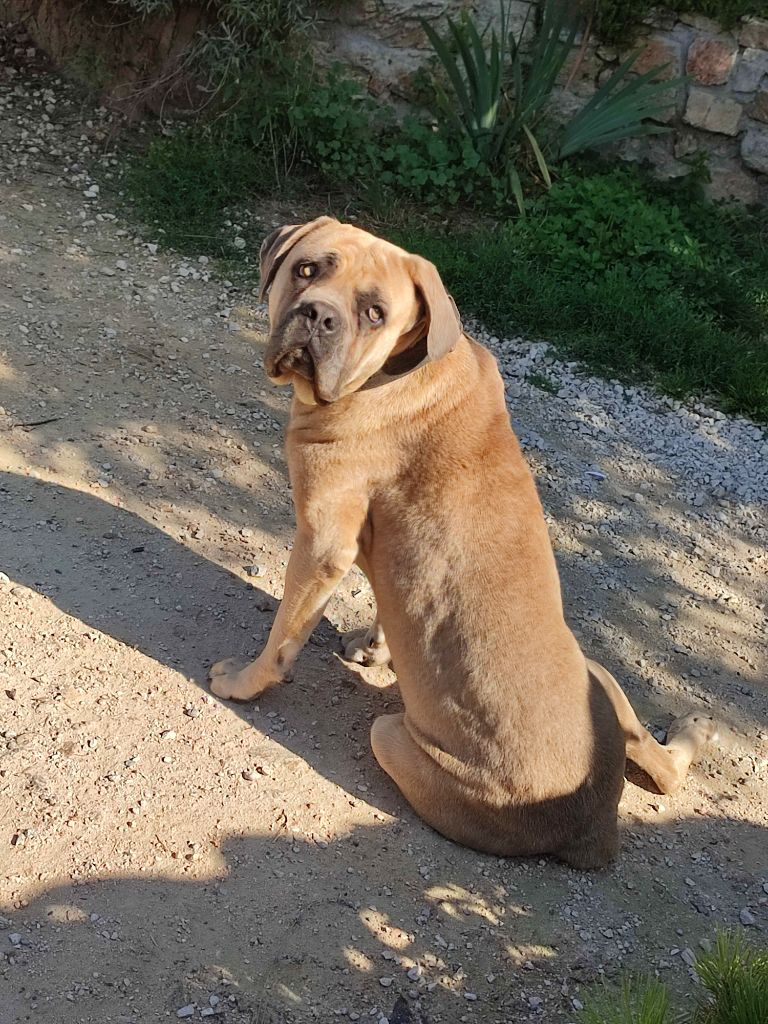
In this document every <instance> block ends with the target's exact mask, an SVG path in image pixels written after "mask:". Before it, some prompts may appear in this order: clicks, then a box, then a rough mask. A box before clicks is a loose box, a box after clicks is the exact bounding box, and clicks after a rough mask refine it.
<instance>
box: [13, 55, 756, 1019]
mask: <svg viewBox="0 0 768 1024" xmlns="http://www.w3.org/2000/svg"><path fill="white" fill-rule="evenodd" d="M45 89H50V90H51V93H50V94H48V95H46V93H45V91H44V90H45ZM51 96H54V99H55V102H52V101H51ZM2 99H3V103H2V104H1V105H0V111H1V112H0V157H1V158H2V163H1V164H0V406H1V407H2V408H0V571H2V573H3V575H2V576H0V580H2V582H0V914H2V916H0V1022H2V1024H12V1022H16V1021H39V1022H50V1024H54V1022H55V1024H76V1022H78V1024H79V1022H88V1024H105V1022H112V1021H115V1022H122V1024H130V1022H135V1024H144V1022H151V1021H162V1020H166V1019H174V1020H175V1019H177V1017H178V1018H182V1019H186V1018H188V1019H193V1020H198V1019H201V1018H204V1017H207V1016H211V1017H217V1016H219V1015H221V1016H222V1017H223V1018H224V1019H225V1020H227V1021H230V1022H233V1024H234V1022H238V1024H239V1022H243V1024H244V1022H267V1021H273V1020H274V1021H281V1022H283V1021H294V1020H296V1021H304V1020H311V1019H316V1020H320V1021H331V1020H334V1019H337V1018H341V1019H345V1018H346V1019H350V1020H357V1019H360V1020H366V1021H367V1020H371V1021H375V1022H380V1021H382V1020H385V1021H389V1024H407V1022H412V1024H426V1022H429V1024H439V1022H450V1024H454V1022H461V1021H469V1022H472V1021H477V1022H480V1021H482V1022H484V1024H493V1022H499V1024H512V1022H520V1021H528V1020H531V1021H547V1022H549V1021H552V1022H566V1021H572V1020H575V1019H576V1017H577V1011H578V1009H579V1005H580V1003H581V1002H583V1001H585V1000H586V999H588V998H589V983H590V982H591V981H593V980H595V979H598V978H600V977H601V976H602V975H605V976H607V977H611V976H613V975H615V974H616V972H617V971H618V970H620V969H625V968H631V969H633V970H650V971H656V972H658V973H659V974H660V975H661V976H662V977H663V978H665V979H668V980H669V981H670V982H671V983H672V984H673V985H674V986H675V987H678V988H679V987H680V986H681V985H683V986H684V985H685V984H687V983H688V981H689V978H688V975H689V973H690V966H689V963H690V960H691V958H692V952H693V953H695V952H697V951H698V950H699V948H700V947H699V944H700V942H702V941H703V942H704V943H706V941H707V939H708V938H711V937H712V935H713V934H714V931H715V929H716V928H717V927H718V926H721V925H728V926H734V927H736V928H742V927H743V926H744V924H743V922H744V921H746V922H747V924H748V929H747V930H748V932H749V933H750V934H752V935H755V934H756V933H757V932H758V931H762V930H763V929H764V928H765V927H766V924H768V912H767V909H766V903H767V900H768V897H766V892H768V873H767V872H766V868H767V867H768V865H767V864H766V861H767V860H768V858H766V850H767V848H768V846H767V844H766V806H767V804H768V795H767V794H766V789H765V766H766V751H767V749H768V744H767V740H768V737H767V735H766V711H767V709H768V701H767V700H766V688H765V683H766V663H767V659H766V631H765V604H764V602H765V590H764V587H765V565H766V563H765V539H766V526H765V524H766V519H765V508H764V507H763V508H761V507H759V506H758V505H749V504H747V503H744V502H741V503H739V502H738V501H735V500H720V501H718V502H715V501H714V499H713V501H712V503H711V504H708V505H707V507H706V508H705V509H703V510H702V509H696V510H694V509H692V508H691V507H689V505H688V504H687V503H686V502H685V501H684V500H683V499H681V498H680V494H681V493H682V492H683V491H684V490H685V481H682V480H680V479H677V478H675V476H674V475H673V474H671V473H668V472H665V471H663V470H662V469H660V468H659V466H658V464H657V463H653V464H651V462H650V461H648V460H647V459H646V457H645V455H644V453H643V452H642V451H640V450H635V451H631V452H628V451H627V450H626V448H625V449H623V450H622V451H621V452H616V451H612V449H611V438H610V437H608V438H607V440H606V439H604V442H601V443H604V454H603V455H602V456H601V465H602V467H603V469H604V470H605V472H606V473H607V477H608V479H607V480H606V481H605V482H604V483H602V484H601V490H600V496H599V501H598V500H597V499H595V498H594V488H593V490H592V491H590V490H589V488H590V487H592V484H587V483H585V482H584V478H583V475H582V474H581V473H580V472H577V471H576V470H574V471H573V472H569V471H568V470H567V469H564V468H563V467H564V466H566V467H567V466H574V467H575V466H580V467H583V466H584V465H588V464H593V463H594V461H595V449H594V447H590V446H591V445H593V442H592V440H591V439H590V438H589V437H585V436H582V435H580V434H578V433H568V434H567V435H565V434H563V433H558V432H555V431H553V430H552V429H551V425H550V421H549V420H548V419H547V417H546V415H545V414H544V412H543V408H544V405H545V403H555V402H557V399H556V398H552V397H551V396H549V395H546V394H545V393H543V392H541V391H540V390H537V389H536V388H534V387H531V386H528V385H525V386H523V387H522V388H519V389H518V391H519V392H520V395H519V398H518V399H517V400H516V402H515V408H514V410H513V412H514V419H515V423H516V425H518V427H519V428H520V429H521V430H525V429H530V430H532V431H536V432H537V433H538V434H539V435H541V436H545V437H547V438H548V441H549V442H550V445H551V446H552V448H553V449H554V450H557V451H562V452H565V453H567V455H568V459H570V460H571V461H566V462H562V461H560V462H558V463H548V461H547V459H546V457H545V456H544V455H541V454H539V455H537V454H536V453H533V454H532V463H533V466H534V470H535V471H536V473H537V477H538V479H539V482H540V486H541V491H542V497H543V500H544V503H545V506H546V508H547V512H548V514H549V515H550V517H551V522H552V534H553V540H554V542H555V544H556V548H557V553H558V559H559V563H560V567H561V572H562V577H563V586H564V592H565V600H566V606H567V608H568V609H569V612H568V614H569V618H570V620H571V621H572V623H573V625H574V628H575V629H576V630H577V632H578V634H579V635H580V636H581V637H582V639H583V643H584V645H585V648H586V649H587V650H589V651H590V652H591V653H593V654H594V655H595V656H596V657H598V658H599V659H600V660H602V661H603V662H604V663H605V664H607V665H608V667H609V668H610V669H611V670H612V671H613V672H614V673H615V674H616V675H617V677H618V678H619V679H620V680H621V681H622V683H623V684H624V685H625V686H626V688H627V691H628V692H629V694H630V695H631V697H632V699H633V701H634V703H635V705H636V707H637V708H638V710H639V712H640V714H641V716H643V718H644V720H646V721H648V722H651V723H653V724H654V725H656V726H662V727H663V726H665V725H666V724H667V723H668V722H669V721H670V720H671V718H672V717H673V716H674V715H675V714H677V713H680V712H682V711H686V710H689V709H691V708H703V709H706V710H707V711H708V712H710V713H714V714H716V715H718V716H719V717H720V718H721V719H722V720H723V721H724V722H725V723H726V728H725V729H724V737H723V740H722V743H721V745H720V746H719V747H718V748H717V749H713V750H712V751H711V752H709V753H708V756H706V757H705V758H704V759H703V760H702V761H701V762H700V763H699V764H698V765H697V766H696V768H695V769H694V771H693V772H692V775H691V777H690V780H689V783H688V784H687V786H686V788H685V790H684V791H683V792H682V793H681V794H679V795H678V796H675V797H674V798H659V797H654V796H652V795H651V794H649V793H647V792H645V791H643V790H640V789H637V788H634V787H633V786H631V785H628V786H627V788H626V792H625V797H624V800H623V803H622V824H623V849H622V853H621V856H620V858H619V860H618V861H617V862H616V864H615V865H614V866H613V867H612V868H611V870H610V871H608V872H606V873H604V874H596V875H588V874H581V873H578V872H575V871H572V870H570V869H567V868H566V867H564V866H562V865H560V864H557V863H555V862H551V861H546V860H541V861H538V862H537V861H502V860H497V859H495V858H492V857H485V856H480V855H478V854H475V853H472V852H470V851H467V850H464V849H461V848H459V847H457V846H454V845H452V844H451V843H449V842H447V841H445V840H444V839H442V838H440V837H439V836H437V835H435V834H434V833H433V832H431V831H430V830H429V829H428V828H427V827H426V826H425V825H423V824H422V823H421V822H420V821H419V820H418V819H417V818H416V817H415V815H414V814H412V813H411V812H410V810H409V809H408V808H407V807H406V806H405V805H404V802H403V800H402V799H401V798H400V796H399V794H398V793H397V792H396V791H395V790H394V788H393V787H392V785H391V784H390V782H389V781H388V779H387V778H386V777H385V776H384V774H383V773H382V772H381V771H380V770H379V768H378V767H377V765H376V763H375V761H374V759H373V756H372V754H371V752H370V749H369V745H368V730H369V726H370V723H371V721H372V719H373V718H374V717H375V716H376V715H378V714H380V713H382V712H384V711H387V710H392V709H395V710H396V709H398V707H399V698H398V693H397V687H396V684H395V680H394V677H393V676H392V674H391V673H390V672H389V671H388V670H385V669H376V670H360V671H357V670H354V669H353V668H351V667H349V666H347V665H345V664H344V663H343V662H341V661H340V660H339V657H338V652H339V650H340V643H339V636H338V634H339V632H343V631H345V630H347V629H350V628H354V627H356V626H362V625H365V624H366V623H367V620H368V617H369V614H370V610H371V606H372V601H371V595H370V592H369V590H368V587H367V585H366V583H365V581H364V580H363V578H362V577H361V576H359V575H357V574H353V575H351V576H350V577H349V578H348V579H347V580H346V581H345V582H344V584H343V585H342V587H341V588H340V590H339V593H338V594H337V596H336V597H334V599H333V600H332V602H331V604H330V606H329V608H328V614H327V619H326V620H325V621H324V622H323V624H322V626H321V627H320V628H319V629H318V631H317V634H316V635H315V636H314V637H313V638H312V641H311V642H310V644H309V645H308V647H307V650H306V652H305V653H304V654H303V655H302V657H301V660H300V663H299V665H298V669H297V672H296V679H295V682H293V683H291V684H287V685H284V686H283V687H282V688H279V689H277V690H275V691H272V692H271V693H270V694H268V695H267V696H266V697H265V698H264V699H263V700H262V701H261V702H260V703H259V704H258V705H256V706H249V707H234V706H231V705H228V704H222V703H220V702H218V701H216V700H213V699H212V698H211V697H210V696H209V695H208V693H207V688H206V684H205V678H206V672H207V668H208V666H209V664H210V663H211V662H212V661H214V660H216V659H218V658H220V657H223V656H227V655H230V654H235V653H243V654H245V653H255V652H257V651H258V650H259V648H260V646H261V644H262V642H263V640H264V637H265V635H266V632H267V630H268V628H269V624H270V622H271V619H272V616H273V612H274V607H275V598H277V597H279V594H280V592H281V586H282V583H281V580H282V573H283V570H284V566H285V563H286V559H287V555H288V552H289V549H290V544H291V537H292V509H291V500H290V489H289V485H288V481H287V479H286V471H285V464H284V461H283V456H282V450H281V437H282V431H283V426H284V423H285V418H286V409H287V395H285V394H282V393H280V392H279V391H277V390H276V389H274V388H272V387H271V386H270V385H269V384H268V382H267V381H266V380H265V378H264V376H263V373H262V370H261V365H260V351H261V345H262V343H263V340H264V331H265V329H266V324H265V320H264V316H263V312H262V311H261V310H260V308H259V307H257V306H256V305H255V298H254V297H253V295H251V294H248V293H242V292H238V291H237V290H236V289H234V288H230V287H227V286H226V285H225V284H224V283H223V282H222V281H221V280H217V279H216V278H215V276H214V275H213V273H210V274H209V267H208V266H207V265H205V264H204V263H199V262H197V261H189V260H184V259H182V258H180V257H178V256H176V255H174V254H173V253H168V254H163V252H162V250H161V251H159V252H155V251H152V248H150V247H148V246H147V245H146V244H145V243H144V242H143V241H141V240H139V239H138V238H136V237H135V229H132V228H131V227H130V226H129V225H126V224H124V223H122V222H121V221H120V220H119V219H117V218H116V217H115V209H116V207H115V205H114V204H113V203H112V201H111V198H110V193H109V189H108V186H107V187H105V186H104V185H102V191H101V195H100V196H95V195H91V196H90V197H89V196H86V195H85V194H84V193H86V192H88V191H89V185H88V182H87V180H86V179H85V178H84V177H83V172H82V168H81V167H80V165H79V164H78V154H79V153H90V154H91V155H93V154H94V153H104V152H105V146H106V144H105V142H104V139H105V133H106V125H107V123H108V118H107V117H106V115H105V114H104V113H103V112H101V113H99V112H96V111H94V110H93V109H92V108H91V107H89V106H88V105H87V103H86V102H85V101H80V100H77V99H76V97H75V96H74V94H72V93H71V92H70V91H69V90H68V89H65V88H64V87H63V86H62V85H61V83H59V82H57V80H55V79H52V78H50V77H49V76H47V74H46V73H44V72H36V71H35V70H34V68H32V69H27V70H25V71H23V72H22V73H21V74H20V75H18V74H17V75H16V76H15V77H14V78H11V79H6V82H5V85H4V87H3V94H2ZM48 107H51V108H52V110H51V112H50V113H49V114H48V115H46V110H47V108H48ZM44 115H46V116H48V117H49V120H50V121H51V122H55V124H54V125H52V126H51V127H50V128H49V129H45V130H46V132H47V135H46V138H48V139H49V144H48V145H47V146H41V145H40V143H39V142H36V141H35V139H36V138H37V135H36V134H35V130H33V126H39V125H41V124H42V125H43V126H44V125H45V123H46V122H45V116H44ZM30 131H31V132H32V136H30V134H29V133H30ZM33 142H34V145H33ZM104 164H105V165H106V166H107V167H108V166H109V159H108V158H105V159H104ZM107 180H108V179H107ZM207 278H208V279H207ZM724 457H732V458H734V459H737V458H738V453H737V452H734V453H731V454H730V455H726V456H724ZM622 460H623V461H622ZM628 460H629V463H630V470H631V473H632V476H633V480H632V483H631V487H630V485H629V483H628V482H627V481H626V479H625V474H626V472H627V468H626V467H627V462H628ZM643 481H645V484H646V486H645V498H644V500H643V501H642V502H640V501H637V502H633V501H630V500H629V499H628V497H627V488H628V487H629V489H630V490H632V491H635V490H637V487H638V486H639V484H638V482H643ZM608 519H611V520H612V521H616V522H618V523H619V526H618V527H617V529H616V530H609V531H608V532H601V531H599V530H598V529H597V528H596V523H597V522H598V521H602V520H608ZM694 533H695V539H692V537H693V534H694ZM713 559H716V561H717V564H718V565H719V566H722V567H723V571H722V573H720V572H719V571H718V574H717V575H716V576H713V575H711V574H710V573H708V571H707V566H709V565H710V564H711V563H712V561H713ZM596 566H602V567H603V568H604V570H605V571H604V572H603V573H602V574H601V573H600V572H598V573H597V575H596V570H595V567H596ZM740 915H741V920H740Z"/></svg>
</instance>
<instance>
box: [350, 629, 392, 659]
mask: <svg viewBox="0 0 768 1024" xmlns="http://www.w3.org/2000/svg"><path fill="white" fill-rule="evenodd" d="M391 657H392V656H391V655H390V653H389V647H387V643H386V641H384V642H383V643H377V642H376V641H375V640H374V639H373V637H372V636H371V630H370V629H362V630H355V632H354V633H348V634H347V636H346V637H345V638H344V658H345V660H346V661H352V662H354V663H355V664H356V665H367V666H371V665H387V664H389V662H390V661H391Z"/></svg>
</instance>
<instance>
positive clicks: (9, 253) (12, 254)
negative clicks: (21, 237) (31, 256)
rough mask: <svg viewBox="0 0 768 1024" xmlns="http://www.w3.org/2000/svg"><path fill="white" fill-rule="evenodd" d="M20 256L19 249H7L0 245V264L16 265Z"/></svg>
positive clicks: (5, 246)
mask: <svg viewBox="0 0 768 1024" xmlns="http://www.w3.org/2000/svg"><path fill="white" fill-rule="evenodd" d="M19 256H21V249H9V248H8V246H7V245H3V244H2V243H0V263H16V261H17V260H18V258H19Z"/></svg>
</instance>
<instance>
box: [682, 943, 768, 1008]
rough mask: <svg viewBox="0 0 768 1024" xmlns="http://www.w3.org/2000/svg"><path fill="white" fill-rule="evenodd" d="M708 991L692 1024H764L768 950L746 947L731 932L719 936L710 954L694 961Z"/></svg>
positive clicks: (766, 998)
mask: <svg viewBox="0 0 768 1024" xmlns="http://www.w3.org/2000/svg"><path fill="white" fill-rule="evenodd" d="M696 973H697V974H698V976H699V978H700V979H701V981H702V984H703V985H704V987H705V988H706V989H707V992H708V997H707V998H706V999H705V1000H702V1003H701V1005H700V1006H699V1008H698V1010H697V1012H696V1016H695V1018H694V1020H695V1024H766V1021H768V950H766V949H756V948H753V947H751V946H749V945H748V944H747V943H745V942H744V940H743V939H742V938H741V937H740V936H738V935H735V934H734V933H733V932H721V933H720V934H718V936H717V939H716V941H715V947H714V949H713V950H712V952H711V953H704V954H702V955H701V956H699V957H698V959H697V960H696Z"/></svg>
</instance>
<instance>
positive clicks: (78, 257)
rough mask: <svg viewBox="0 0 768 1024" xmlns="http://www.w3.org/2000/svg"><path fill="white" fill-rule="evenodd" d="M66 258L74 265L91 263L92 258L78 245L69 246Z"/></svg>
mask: <svg viewBox="0 0 768 1024" xmlns="http://www.w3.org/2000/svg"><path fill="white" fill-rule="evenodd" d="M66 257H67V259H68V260H70V261H71V262H72V263H90V261H91V258H90V256H89V255H88V253H87V252H85V251H84V250H83V249H81V248H80V246H78V245H69V246H67V252H66Z"/></svg>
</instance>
